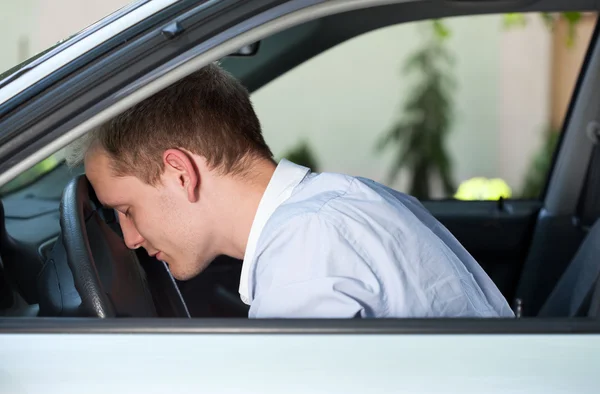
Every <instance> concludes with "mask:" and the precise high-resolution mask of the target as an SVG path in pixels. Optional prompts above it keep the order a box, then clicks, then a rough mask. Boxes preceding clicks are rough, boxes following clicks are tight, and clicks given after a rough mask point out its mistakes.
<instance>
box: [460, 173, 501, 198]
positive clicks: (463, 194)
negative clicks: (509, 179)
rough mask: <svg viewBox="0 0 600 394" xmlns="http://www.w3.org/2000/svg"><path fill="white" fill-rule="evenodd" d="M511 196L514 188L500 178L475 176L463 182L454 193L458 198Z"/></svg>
mask: <svg viewBox="0 0 600 394" xmlns="http://www.w3.org/2000/svg"><path fill="white" fill-rule="evenodd" d="M501 197H502V198H504V199H507V198H511V197H512V190H511V189H510V186H508V184H507V183H506V182H504V180H502V179H500V178H492V179H487V178H484V177H475V178H471V179H468V180H466V181H464V182H462V183H461V184H460V185H459V186H458V190H457V191H456V194H455V195H454V198H456V199H457V200H465V201H473V200H499V199H500V198H501Z"/></svg>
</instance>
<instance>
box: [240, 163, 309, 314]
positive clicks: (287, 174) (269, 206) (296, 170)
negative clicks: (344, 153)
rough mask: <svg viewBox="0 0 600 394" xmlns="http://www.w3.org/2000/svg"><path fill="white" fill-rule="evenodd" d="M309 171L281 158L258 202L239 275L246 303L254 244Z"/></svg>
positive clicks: (247, 300) (249, 298) (241, 294)
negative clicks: (276, 211)
mask: <svg viewBox="0 0 600 394" xmlns="http://www.w3.org/2000/svg"><path fill="white" fill-rule="evenodd" d="M309 171H310V169H309V168H307V167H303V166H299V165H297V164H294V163H292V162H291V161H289V160H286V159H282V160H281V161H280V162H279V164H278V165H277V168H276V169H275V172H274V173H273V176H272V177H271V180H270V181H269V184H268V185H267V188H266V190H265V193H264V194H263V196H262V198H261V200H260V203H259V204H258V209H257V210H256V215H255V216H254V221H253V222H252V227H251V228H250V235H249V237H248V243H247V245H246V252H245V254H244V262H243V263H242V274H241V277H240V288H239V293H240V298H241V299H242V301H244V302H245V303H246V304H248V305H250V302H252V299H251V297H250V292H249V283H248V280H249V273H250V267H251V266H252V264H253V263H254V255H255V253H256V246H257V244H258V239H259V238H260V234H261V233H262V231H263V228H264V227H265V224H266V223H267V221H268V220H269V218H270V217H271V215H272V214H273V212H275V210H276V209H277V208H278V207H279V206H280V205H281V204H283V203H284V202H285V200H287V199H288V198H290V196H291V195H292V192H293V191H294V188H295V187H296V186H298V185H299V184H300V182H302V180H303V179H304V177H305V176H306V174H308V172H309Z"/></svg>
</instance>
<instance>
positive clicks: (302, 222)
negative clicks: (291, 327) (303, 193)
mask: <svg viewBox="0 0 600 394" xmlns="http://www.w3.org/2000/svg"><path fill="white" fill-rule="evenodd" d="M261 244H263V246H262V247H261V251H260V252H259V254H257V260H256V265H255V271H254V275H255V277H254V281H255V283H256V287H255V290H256V291H255V294H254V299H253V301H252V304H251V307H250V312H249V317H251V318H355V317H375V316H378V315H381V314H382V313H384V309H385V299H384V298H383V297H384V292H383V289H382V287H381V283H380V281H379V280H378V277H377V273H376V272H375V271H374V269H373V267H372V264H370V261H369V256H367V255H366V254H365V252H364V251H363V250H362V249H361V248H360V245H359V244H358V243H357V242H356V241H355V240H354V239H353V237H352V234H350V233H349V232H348V231H347V230H345V227H344V226H343V225H342V224H340V223H336V224H334V223H332V222H331V221H330V220H328V219H327V218H324V217H322V216H320V215H319V214H318V213H310V214H302V215H299V216H298V217H296V218H293V219H291V220H289V221H288V223H287V224H286V225H284V226H283V227H280V228H279V229H278V231H276V232H273V234H271V235H270V236H268V235H267V237H266V240H265V242H261Z"/></svg>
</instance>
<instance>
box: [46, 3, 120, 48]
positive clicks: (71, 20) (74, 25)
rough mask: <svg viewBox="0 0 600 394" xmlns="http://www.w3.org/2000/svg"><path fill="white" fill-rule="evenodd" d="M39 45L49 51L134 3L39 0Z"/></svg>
mask: <svg viewBox="0 0 600 394" xmlns="http://www.w3.org/2000/svg"><path fill="white" fill-rule="evenodd" d="M37 1H38V2H39V15H40V16H39V22H38V34H39V37H38V42H39V44H40V46H41V47H42V48H47V47H49V46H51V45H53V44H54V43H56V42H57V41H59V40H62V39H65V38H67V37H69V36H71V35H72V34H74V33H77V32H79V31H80V30H83V29H84V28H86V27H88V26H89V25H91V24H93V23H95V22H97V21H98V20H100V19H102V18H104V17H105V16H107V15H109V14H111V13H113V12H114V11H116V10H118V9H120V8H122V7H124V6H125V5H127V4H129V3H132V0H101V1H98V0H37Z"/></svg>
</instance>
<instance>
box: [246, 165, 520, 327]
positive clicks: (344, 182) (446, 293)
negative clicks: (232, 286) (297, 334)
mask: <svg viewBox="0 0 600 394" xmlns="http://www.w3.org/2000/svg"><path fill="white" fill-rule="evenodd" d="M239 290H240V296H241V298H242V300H244V302H246V303H247V304H249V305H250V312H249V317H250V318H300V317H301V318H354V317H363V318H374V317H378V318H391V317H513V316H514V315H513V312H512V311H511V309H510V307H509V305H508V303H507V302H506V300H505V298H504V297H503V296H502V294H501V293H500V291H499V290H498V288H497V287H496V286H495V285H494V283H493V282H492V280H491V279H490V278H489V277H488V275H487V274H486V273H485V271H484V270H483V269H482V268H481V267H480V266H479V264H478V263H477V262H476V261H475V260H474V259H473V257H472V256H471V255H470V254H469V253H468V252H467V251H466V250H465V249H464V248H463V247H462V246H461V245H460V244H459V242H458V241H457V240H456V239H455V238H454V236H453V235H452V234H451V233H450V232H449V231H448V230H447V229H446V228H445V227H444V226H443V225H442V224H441V223H439V222H438V221H437V220H436V219H435V218H434V217H433V216H432V215H431V214H430V213H429V212H428V211H427V210H426V209H425V208H424V207H423V205H421V204H420V203H419V202H418V201H417V200H416V199H415V198H413V197H410V196H407V195H406V194H403V193H399V192H397V191H395V190H392V189H390V188H388V187H385V186H383V185H381V184H379V183H376V182H374V181H372V180H368V179H364V178H357V177H351V176H346V175H341V174H333V173H319V174H317V173H312V172H310V170H309V169H308V168H306V167H302V166H298V165H296V164H294V163H291V162H290V161H287V160H285V159H284V160H282V161H281V162H280V163H279V165H278V166H277V169H276V171H275V173H274V175H273V177H272V179H271V182H270V183H269V185H268V187H267V189H266V191H265V194H264V196H263V198H262V200H261V202H260V205H259V207H258V210H257V214H256V216H255V219H254V222H253V225H252V228H251V231H250V236H249V239H248V246H247V249H246V254H245V257H244V263H243V265H242V275H241V280H240V289H239Z"/></svg>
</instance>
